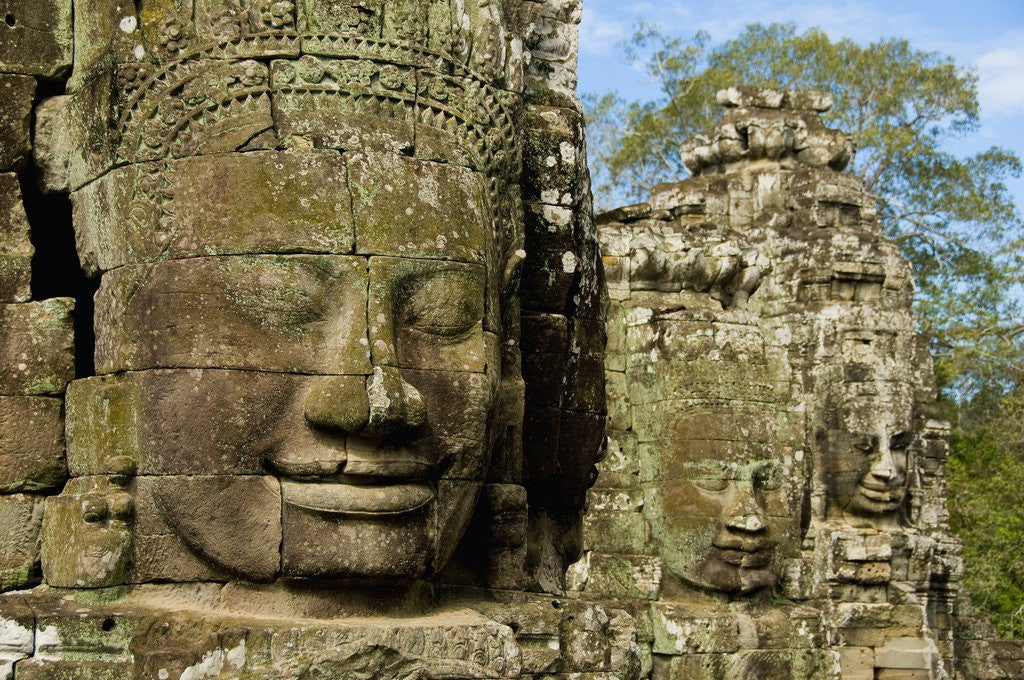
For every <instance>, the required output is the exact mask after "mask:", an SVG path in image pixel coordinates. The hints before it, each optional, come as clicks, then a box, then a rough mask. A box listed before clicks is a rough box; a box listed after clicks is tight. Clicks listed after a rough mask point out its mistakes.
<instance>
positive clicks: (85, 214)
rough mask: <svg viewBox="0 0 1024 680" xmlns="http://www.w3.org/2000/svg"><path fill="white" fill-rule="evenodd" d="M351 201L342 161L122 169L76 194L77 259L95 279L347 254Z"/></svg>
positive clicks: (189, 161) (334, 157) (302, 158)
mask: <svg viewBox="0 0 1024 680" xmlns="http://www.w3.org/2000/svg"><path fill="white" fill-rule="evenodd" d="M211 187H216V188H217V189H216V191H211ZM348 193H349V192H348V185H347V179H346V167H345V161H344V158H343V157H342V155H341V154H340V153H338V152H335V151H314V150H309V151H304V152H302V153H295V152H288V151H286V152H276V151H258V152H252V153H246V154H212V155H206V156H196V157H192V158H183V159H180V160H172V161H167V162H154V163H143V164H138V165H130V166H126V167H121V168H117V169H115V170H112V171H111V172H109V173H107V174H105V175H104V176H103V177H101V178H99V179H97V180H96V181H94V182H91V183H89V184H87V185H85V186H84V187H82V188H81V189H79V190H78V191H76V192H74V193H73V194H72V201H73V203H74V209H75V230H76V235H77V238H78V251H79V258H80V260H81V262H82V266H83V268H84V269H85V270H86V271H87V272H88V273H92V274H95V273H97V272H103V271H108V270H110V269H113V268H115V267H120V266H122V265H126V264H140V263H145V262H154V261H157V260H168V259H178V258H188V257H204V256H210V255H245V254H253V255H259V254H287V253H327V254H349V253H351V252H352V250H353V245H354V241H355V237H354V232H353V226H352V209H351V201H350V199H349V195H348Z"/></svg>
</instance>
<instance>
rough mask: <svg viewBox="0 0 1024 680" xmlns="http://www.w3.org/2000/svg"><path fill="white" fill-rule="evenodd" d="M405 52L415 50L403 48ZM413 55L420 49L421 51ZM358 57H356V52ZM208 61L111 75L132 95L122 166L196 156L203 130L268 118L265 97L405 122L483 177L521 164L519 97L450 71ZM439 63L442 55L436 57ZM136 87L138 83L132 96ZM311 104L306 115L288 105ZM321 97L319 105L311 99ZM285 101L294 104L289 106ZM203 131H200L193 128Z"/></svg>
mask: <svg viewBox="0 0 1024 680" xmlns="http://www.w3.org/2000/svg"><path fill="white" fill-rule="evenodd" d="M348 42H349V43H350V44H353V45H354V44H357V43H358V44H362V45H363V46H364V47H365V46H382V45H383V46H386V47H388V48H394V47H396V44H395V43H394V42H393V41H385V40H370V39H364V38H358V39H357V38H350V39H348ZM406 47H407V49H412V48H408V46H406ZM416 49H419V48H418V47H417V48H416ZM357 51H358V50H357ZM393 51H394V50H392V49H389V50H387V52H388V53H387V54H385V55H381V54H377V53H375V54H374V56H373V57H371V56H369V55H368V54H367V53H364V54H362V55H361V56H359V58H344V57H343V58H319V57H314V56H311V55H305V56H302V57H300V58H294V57H292V58H284V59H275V60H273V61H272V62H271V64H270V68H269V69H268V67H267V65H266V64H265V63H263V62H261V61H257V60H255V59H251V58H245V59H214V58H210V57H209V50H207V51H204V52H201V53H197V54H196V55H193V56H190V57H186V58H183V59H181V60H178V61H176V62H174V63H173V64H170V65H169V66H167V67H165V68H164V69H163V70H161V71H159V72H157V73H154V74H152V75H148V77H147V76H146V72H145V67H144V66H143V65H135V66H132V67H126V68H124V69H122V70H121V71H119V72H118V77H119V81H124V82H123V84H122V83H121V82H119V83H118V85H119V86H121V87H122V88H123V89H124V90H125V91H127V92H130V93H131V97H130V99H129V101H128V103H127V106H126V108H125V110H124V111H123V113H122V114H121V116H120V120H119V123H118V128H119V130H118V133H119V135H120V139H121V144H120V145H119V146H120V148H119V154H118V155H119V160H121V161H122V162H126V163H133V162H140V161H147V160H158V159H160V158H163V157H165V156H166V155H167V154H168V153H171V154H172V155H174V156H178V157H180V156H182V155H187V154H188V153H190V152H191V151H194V150H195V148H196V146H197V144H198V142H196V141H195V140H196V139H197V138H198V137H200V136H201V134H199V131H200V130H201V129H203V128H204V127H206V126H207V125H208V124H209V123H215V122H218V121H223V120H226V119H230V118H233V117H237V116H239V115H246V114H256V113H258V112H259V111H260V110H261V109H260V107H261V106H264V107H266V110H269V100H268V99H267V98H268V96H275V97H277V96H280V97H281V100H282V101H280V102H278V104H279V105H280V106H281V107H282V108H283V109H286V110H296V109H302V108H311V109H322V108H325V106H324V105H326V104H328V103H329V100H328V98H329V99H330V101H333V102H334V105H333V106H330V107H329V108H332V109H336V110H356V111H364V112H368V113H373V114H374V115H379V116H383V117H387V118H393V119H398V120H408V121H410V122H411V121H413V120H414V119H415V120H416V122H418V123H419V124H422V125H428V126H430V127H433V128H436V129H439V130H441V131H444V132H448V133H450V134H452V135H454V136H455V137H456V138H458V139H461V140H462V141H463V147H464V148H465V149H466V150H467V151H469V155H470V157H471V160H472V162H473V165H474V167H475V168H477V169H479V170H481V171H484V172H487V173H489V174H495V173H496V174H506V173H507V172H511V171H514V167H513V166H514V163H515V159H517V158H518V153H517V149H518V143H519V142H518V140H517V139H516V137H515V129H514V120H515V110H516V108H517V106H518V104H519V96H518V95H516V94H515V93H512V92H509V91H507V90H502V89H499V88H495V87H493V86H491V85H490V84H489V83H487V82H485V81H483V80H481V79H480V78H479V77H477V76H476V75H474V74H472V73H471V72H469V71H467V70H465V69H462V68H461V67H458V65H456V64H452V63H449V64H448V65H449V66H450V67H451V68H449V69H444V71H451V72H456V73H457V72H459V71H461V75H459V74H455V75H452V74H450V73H446V72H440V73H439V72H433V71H430V70H426V69H424V68H423V67H422V65H420V66H414V65H410V64H402V63H394V62H392V61H387V60H386V59H381V58H380V57H387V58H390V56H391V54H392V53H393ZM434 56H435V57H438V58H440V57H439V55H434ZM139 80H144V82H143V83H142V84H141V86H137V85H136V83H138V81H139ZM304 95H314V97H313V98H312V99H311V100H310V102H309V103H311V104H312V103H314V102H315V106H309V107H303V106H301V105H300V102H298V101H295V98H299V99H302V98H303V96H304ZM316 95H318V96H316ZM289 99H291V100H292V101H289ZM199 123H202V125H199Z"/></svg>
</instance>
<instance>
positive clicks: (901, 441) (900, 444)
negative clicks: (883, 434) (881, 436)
mask: <svg viewBox="0 0 1024 680" xmlns="http://www.w3.org/2000/svg"><path fill="white" fill-rule="evenodd" d="M913 439H914V433H913V432H907V431H904V432H897V433H896V434H894V435H893V436H892V438H891V439H889V449H890V450H894V451H899V450H902V449H905V448H907V447H908V446H910V442H911V441H912V440H913Z"/></svg>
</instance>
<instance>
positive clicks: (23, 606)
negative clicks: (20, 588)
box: [0, 594, 36, 680]
mask: <svg viewBox="0 0 1024 680" xmlns="http://www.w3.org/2000/svg"><path fill="white" fill-rule="evenodd" d="M35 618H36V617H35V612H33V611H32V607H31V606H29V605H28V604H27V603H26V602H25V601H24V599H22V597H21V596H20V595H17V594H15V595H8V596H6V597H0V678H3V680H12V678H14V666H15V664H18V667H19V668H20V667H21V664H20V663H19V662H20V661H21V660H22V659H26V658H28V657H29V656H31V655H32V651H33V649H34V648H35Z"/></svg>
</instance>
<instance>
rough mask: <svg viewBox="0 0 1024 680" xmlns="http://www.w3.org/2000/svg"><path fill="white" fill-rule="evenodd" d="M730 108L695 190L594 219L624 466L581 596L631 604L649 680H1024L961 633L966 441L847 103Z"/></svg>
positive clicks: (612, 430) (744, 97)
mask: <svg viewBox="0 0 1024 680" xmlns="http://www.w3.org/2000/svg"><path fill="white" fill-rule="evenodd" d="M719 102H720V103H721V104H723V105H724V106H726V112H725V116H724V119H723V122H722V123H721V124H720V125H719V126H718V127H716V128H715V129H714V130H711V131H709V132H707V133H706V134H702V135H698V136H697V137H695V138H694V139H693V140H691V141H689V142H688V143H687V144H686V145H684V148H683V149H682V154H683V159H684V162H685V163H686V165H687V167H688V169H689V170H690V171H691V173H692V175H693V176H692V177H691V178H690V179H687V180H685V181H682V182H678V183H673V184H665V185H661V186H659V187H656V188H655V189H654V190H653V191H652V193H651V197H650V200H649V201H648V202H647V203H644V204H640V205H636V206H629V207H626V208H622V209H619V210H616V211H612V212H610V213H608V214H606V215H603V216H601V217H599V225H600V226H599V231H600V238H601V242H602V252H603V255H604V262H605V266H606V269H607V278H608V282H609V292H610V295H611V298H612V306H611V312H610V315H609V331H608V332H609V341H608V361H607V364H606V371H607V373H606V375H607V383H608V395H609V416H610V418H609V437H610V454H609V456H608V458H607V459H606V460H605V462H603V463H602V464H601V475H600V477H599V478H598V482H597V485H596V487H595V489H594V490H593V491H592V492H591V501H592V505H591V512H590V514H589V515H588V516H587V517H586V532H585V545H586V554H585V558H584V560H582V561H581V562H580V563H579V564H577V565H575V566H574V567H573V569H572V570H571V575H572V578H573V581H574V584H573V585H574V587H575V588H576V589H577V590H578V591H579V592H580V594H581V597H584V598H587V599H596V600H601V599H602V598H613V600H612V601H615V602H617V603H618V604H619V605H620V606H621V605H623V604H625V603H629V604H628V605H627V609H628V610H629V611H631V612H632V613H633V615H634V616H635V617H636V618H637V621H638V630H639V632H640V637H639V639H640V643H641V648H642V649H643V650H644V652H643V654H644V657H645V658H646V659H648V660H647V661H646V662H645V669H650V672H651V673H652V674H653V677H663V678H734V677H772V678H785V677H793V678H797V677H799V678H826V677H837V678H838V677H842V678H857V679H859V678H921V679H924V678H950V677H965V678H967V677H993V678H995V677H1007V678H1008V677H1017V675H1019V672H1020V666H1019V663H1020V661H1019V660H1020V659H1021V654H1020V650H1021V648H1020V647H1019V646H1014V645H1012V644H1002V645H995V646H994V647H992V646H987V645H989V643H985V642H978V641H975V642H967V641H966V640H967V639H968V638H972V639H975V640H976V639H977V638H978V637H984V636H985V635H986V633H983V632H981V631H979V630H973V629H972V626H973V625H974V624H973V623H972V625H970V626H969V625H967V623H968V622H969V621H973V619H970V617H969V615H965V616H964V617H963V618H958V614H961V613H962V612H964V613H966V610H965V605H964V603H963V599H962V598H960V593H959V581H960V578H961V573H962V565H961V563H960V558H959V554H960V546H959V543H958V542H957V540H956V539H955V537H953V536H952V535H951V534H950V532H949V527H948V524H947V510H946V501H945V491H946V490H945V486H944V481H943V467H944V464H945V459H946V456H947V454H948V441H947V440H948V432H949V428H948V425H947V424H946V423H943V422H941V421H939V420H936V419H935V417H934V415H933V412H934V408H933V406H934V403H935V400H936V392H935V386H934V380H933V377H932V365H931V359H930V357H929V356H928V353H927V349H926V347H925V346H924V343H923V341H922V339H921V338H919V337H917V335H916V334H915V321H914V318H913V315H912V313H911V311H910V304H911V296H912V293H913V284H912V281H911V277H910V272H909V267H908V265H907V263H906V262H905V261H903V260H902V259H901V257H900V255H899V251H898V249H897V247H896V245H895V244H894V243H892V242H891V241H890V240H888V239H887V238H886V237H885V235H884V234H882V232H881V229H880V227H879V224H878V220H877V215H876V211H875V202H874V199H873V197H871V196H870V195H869V194H867V192H865V190H864V189H863V187H862V185H861V184H860V183H859V181H858V180H857V179H856V178H854V177H853V176H851V175H849V174H844V173H843V172H842V171H843V169H844V167H845V166H846V164H847V163H848V162H849V160H850V158H851V157H852V152H853V149H852V145H851V144H850V143H849V141H848V140H847V138H846V136H845V135H844V134H843V133H842V132H840V131H836V130H829V129H826V128H825V127H824V126H823V125H822V123H821V121H820V119H819V112H820V111H824V110H827V108H828V107H829V105H830V102H829V97H828V96H827V95H824V94H820V93H814V92H782V91H775V90H752V89H744V88H734V89H730V90H726V91H723V92H721V93H719ZM780 598H781V599H780ZM987 635H988V637H989V638H991V637H992V635H991V631H990V630H989V631H988V633H987ZM986 654H987V657H986Z"/></svg>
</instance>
